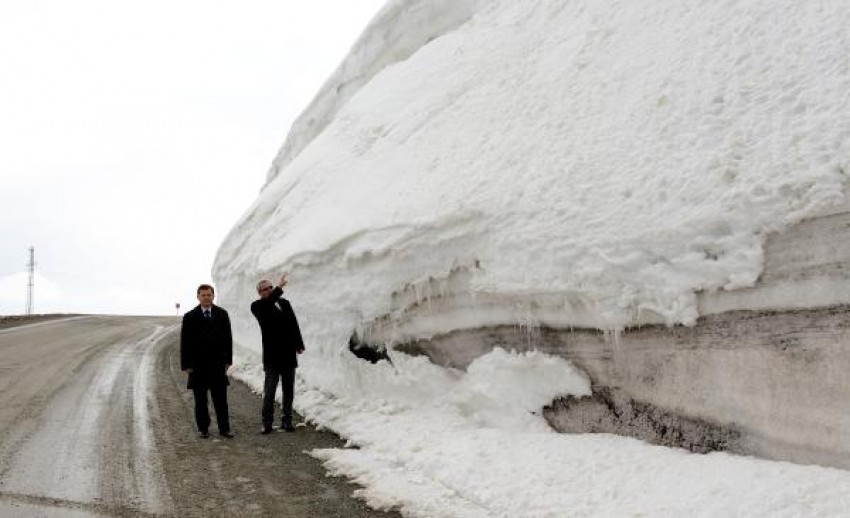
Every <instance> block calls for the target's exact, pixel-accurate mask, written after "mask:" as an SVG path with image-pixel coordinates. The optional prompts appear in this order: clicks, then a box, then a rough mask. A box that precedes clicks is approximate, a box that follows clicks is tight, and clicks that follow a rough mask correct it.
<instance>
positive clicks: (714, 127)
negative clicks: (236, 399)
mask: <svg viewBox="0 0 850 518" xmlns="http://www.w3.org/2000/svg"><path fill="white" fill-rule="evenodd" d="M426 4H427V2H426V3H422V2H416V1H412V0H411V1H407V2H405V1H397V2H392V3H391V4H389V5H388V7H387V8H385V9H384V10H383V11H382V13H383V15H381V16H383V18H381V21H380V23H377V22H376V23H373V24H372V25H371V26H370V28H369V30H367V33H366V34H364V35H363V36H362V37H361V39H360V40H359V42H362V46H361V47H357V48H360V49H361V50H364V49H365V50H364V52H356V51H355V52H353V53H352V54H351V55H350V56H349V58H348V59H346V61H345V62H343V64H342V65H341V66H340V69H339V70H338V73H337V74H336V75H335V76H334V77H333V78H332V79H331V80H329V82H328V84H326V85H325V87H324V88H323V90H322V92H320V94H319V96H318V97H317V98H316V101H314V103H313V105H311V106H310V108H309V109H308V111H307V112H305V117H304V118H302V120H300V121H299V122H298V123H297V124H296V125H295V126H294V127H293V131H292V133H291V134H290V137H289V138H288V144H287V146H286V149H284V150H282V151H281V154H280V155H279V157H278V159H277V160H276V162H275V165H274V166H273V169H272V172H271V173H270V177H269V181H268V183H267V185H266V186H265V187H264V189H263V191H262V192H261V194H260V196H259V198H258V199H257V200H256V202H255V203H254V204H253V205H252V206H251V207H250V208H249V209H248V211H247V212H246V214H245V215H244V216H243V217H242V218H241V219H240V221H239V222H238V223H237V224H236V225H235V227H234V229H233V230H232V231H231V233H230V235H229V236H228V237H227V239H226V240H225V242H224V243H223V244H222V246H221V248H220V250H219V254H218V256H217V259H216V263H215V266H214V272H213V275H214V279H215V281H216V283H217V286H218V288H219V295H220V298H219V301H220V302H221V304H222V305H223V306H224V307H226V308H227V309H228V310H230V311H231V315H232V317H233V323H234V331H235V336H236V340H237V341H238V342H239V344H240V345H241V346H242V347H241V348H240V355H241V360H240V364H241V365H240V367H239V368H240V370H241V372H242V375H243V376H245V377H246V379H249V380H250V379H254V380H255V382H256V380H257V378H258V376H259V373H258V370H259V366H258V363H257V362H258V355H257V352H258V349H259V343H260V342H259V334H258V329H257V325H256V322H254V320H253V317H252V316H251V315H250V312H249V311H248V304H249V302H250V301H251V300H252V299H253V298H255V297H256V293H255V291H254V286H255V285H256V282H257V280H259V278H261V277H269V278H271V279H273V280H274V279H276V276H277V274H279V273H280V272H282V271H289V272H290V274H291V276H290V277H291V284H290V286H289V288H288V290H287V294H286V296H287V297H288V298H289V299H290V301H291V302H292V304H293V307H294V308H295V311H296V313H297V314H298V317H299V320H300V322H301V325H302V330H303V332H304V335H305V341H306V344H307V353H306V354H305V355H303V356H302V367H301V368H300V369H299V375H300V376H299V395H298V396H297V398H296V404H297V405H298V408H299V409H300V411H302V412H304V413H305V415H307V416H308V417H309V418H310V419H312V420H314V421H315V422H317V423H320V424H322V425H325V426H328V427H331V428H333V429H334V430H335V431H337V432H339V433H341V434H343V435H344V436H346V437H347V438H349V440H350V441H351V442H352V444H356V445H358V446H360V448H361V449H360V450H358V451H330V452H323V453H320V454H319V455H321V456H322V457H323V458H325V459H327V460H328V462H329V463H330V465H331V466H332V467H333V469H334V470H336V471H337V472H339V473H347V474H349V475H352V476H356V477H358V479H359V480H361V481H362V482H363V483H365V484H367V485H368V488H367V489H365V490H364V492H363V495H364V496H365V497H367V498H368V499H369V500H370V501H372V502H373V503H376V505H390V504H399V505H403V506H404V508H405V509H406V510H408V511H409V512H410V513H411V514H413V515H418V516H440V515H445V516H452V515H454V516H457V515H470V516H474V515H475V514H474V512H477V511H475V509H479V508H480V509H484V510H485V511H484V514H487V513H489V514H488V515H490V516H507V515H516V509H517V507H515V506H516V505H518V504H520V503H522V504H523V505H526V504H527V505H530V506H531V507H527V508H526V509H530V510H531V511H530V513H531V515H535V516H547V515H552V516H560V515H563V513H564V507H563V506H567V508H568V509H570V510H571V512H572V513H573V514H575V515H579V516H580V515H582V514H586V515H599V514H603V515H604V514H613V515H617V514H619V515H623V514H636V513H640V512H643V513H645V514H651V515H653V516H665V515H682V514H689V515H691V514H693V515H700V514H701V513H703V514H705V515H725V514H732V515H735V514H737V515H747V516H753V515H763V516H777V515H780V516H781V515H786V516H794V515H797V516H799V515H811V516H816V515H838V514H840V513H841V512H843V510H844V509H846V506H847V504H848V501H847V496H845V495H847V494H848V492H847V489H848V488H849V487H850V483H849V482H848V478H847V474H846V473H845V472H841V471H836V470H828V469H822V468H814V467H800V466H793V465H788V464H782V463H770V462H764V461H755V460H752V459H740V458H733V457H730V456H726V455H708V456H693V455H688V454H685V453H683V452H677V451H669V450H665V449H662V448H656V447H651V446H647V445H642V444H639V443H636V442H634V441H629V440H624V439H617V438H613V437H607V436H604V437H588V436H561V435H557V434H554V433H551V432H550V431H547V429H546V427H545V423H543V422H542V419H539V418H538V417H537V416H534V415H532V414H530V413H529V408H530V407H529V406H528V405H519V404H516V405H515V406H514V407H513V408H514V410H512V411H510V412H508V413H506V412H507V411H506V410H505V408H504V406H499V405H502V404H503V403H505V402H503V401H501V400H499V399H498V398H496V399H494V401H493V402H486V403H485V402H483V401H482V400H481V399H480V396H481V394H483V393H482V392H481V391H478V392H475V394H477V395H475V396H472V395H470V396H469V397H470V398H472V399H469V400H468V402H467V403H466V404H462V403H463V402H464V399H463V397H461V398H460V400H455V399H452V400H451V401H448V400H447V398H448V399H451V398H449V396H447V395H446V394H448V392H449V391H451V390H453V387H456V383H462V382H463V381H462V380H463V379H466V378H465V377H466V376H470V374H463V373H459V372H456V371H452V370H445V369H441V368H439V367H436V366H433V365H431V364H429V363H428V362H427V361H425V360H424V359H411V358H407V357H404V356H403V355H400V354H397V355H396V356H395V357H394V358H396V363H395V368H393V366H390V365H388V364H386V363H383V362H382V363H379V364H378V365H374V366H373V365H370V364H367V363H365V362H361V361H359V360H357V359H355V358H353V357H352V356H351V355H349V354H348V352H347V351H346V350H345V347H346V344H347V341H348V338H349V336H351V334H352V333H353V332H355V331H356V332H358V334H359V335H360V336H361V337H362V336H367V337H368V336H369V335H370V333H371V330H372V329H373V328H377V327H380V328H381V329H382V330H383V334H382V337H383V338H384V339H385V343H388V344H390V345H391V344H392V342H393V341H396V340H404V339H407V338H409V337H408V336H402V335H399V334H396V335H394V334H393V329H396V328H397V327H404V328H405V329H410V330H411V331H410V334H411V335H415V337H427V336H428V335H429V334H433V333H438V332H439V333H444V332H448V331H451V330H452V329H464V328H467V329H471V328H479V327H483V326H487V325H496V324H498V325H518V326H521V327H524V328H527V329H534V327H535V326H537V325H543V326H547V327H554V328H557V327H569V326H583V327H595V328H599V329H609V330H617V329H622V328H624V327H626V326H629V325H633V324H640V323H647V322H662V323H684V324H693V323H694V322H695V321H696V319H697V317H698V316H699V310H698V304H697V299H698V294H699V293H703V294H705V293H710V292H712V291H726V290H735V289H737V288H742V287H748V286H751V285H753V284H754V283H755V281H756V279H757V278H758V277H759V274H760V272H761V271H762V268H763V262H764V250H763V245H764V242H765V239H766V235H767V234H768V233H770V232H775V231H781V230H783V229H785V228H787V227H788V226H790V225H793V224H795V223H798V222H800V221H803V220H805V219H807V218H814V217H818V216H823V215H827V214H830V213H833V212H835V211H837V210H839V209H838V208H839V207H840V206H842V204H843V203H844V202H845V201H846V198H845V193H844V188H845V183H846V177H847V174H846V173H847V171H850V94H848V92H850V58H848V56H850V36H849V35H848V31H847V30H846V27H848V26H850V4H847V3H846V2H843V1H837V0H835V1H825V2H817V3H810V2H796V1H792V0H777V1H775V2H756V1H744V0H739V1H726V2H714V3H712V2H697V1H685V2H640V3H628V2H589V1H586V0H578V1H573V2H563V1H561V0H539V1H535V2H525V1H521V2H516V1H512V0H493V1H490V2H471V1H470V2H463V3H462V5H461V3H458V4H457V5H458V6H460V7H457V10H452V11H451V13H449V15H446V16H447V17H446V18H441V17H440V16H436V14H435V13H433V12H432V13H431V14H428V15H427V16H406V14H409V12H408V11H407V10H406V9H407V7H410V8H411V9H414V8H424V7H422V6H425V5H426ZM450 4H451V5H454V4H453V3H439V5H445V6H446V7H447V9H448V6H449V5H450ZM467 8H468V9H469V11H464V9H467ZM452 9H454V8H452ZM426 11H427V9H426ZM426 11H422V13H425V12H426ZM410 12H413V11H410ZM426 14H427V13H426ZM432 15H434V16H432ZM435 16H436V18H435ZM379 18H380V16H379ZM437 19H439V20H440V22H439V23H437V22H436V21H433V20H437ZM432 23H433V24H434V25H433V26H432V25H431V24H432ZM437 25H439V27H437ZM381 31H388V32H385V33H386V34H390V33H392V34H396V35H404V38H402V39H403V40H404V44H402V45H401V46H400V47H399V48H403V52H400V53H399V54H397V56H401V57H399V58H398V59H395V58H392V57H390V55H391V54H392V52H389V53H388V54H386V55H383V54H382V53H381V50H380V49H381V47H382V36H380V34H381ZM387 41H390V45H389V47H388V48H390V47H392V46H393V45H395V44H394V43H392V42H391V41H394V40H392V38H389V39H388V40H387ZM417 45H418V46H417ZM336 92H342V93H343V95H337V94H336ZM836 302H839V303H840V302H850V295H846V299H845V300H838V301H836ZM432 304H433V305H434V307H439V311H438V312H437V313H439V314H438V315H437V316H435V317H429V316H428V315H429V311H427V309H428V308H430V307H431V305H432ZM451 304H454V306H453V307H450V306H451ZM760 307H763V308H764V307H770V301H764V300H762V301H760ZM401 323H403V324H404V325H403V326H401V325H399V326H396V324H401ZM387 330H389V331H387ZM505 363H506V362H504V361H503V362H502V365H503V367H502V368H507V367H506V366H505V365H504V364H505ZM564 368H566V367H564ZM520 371H521V369H520ZM500 376H501V373H499V374H494V375H493V380H494V381H493V385H494V386H495V385H497V383H495V380H498V379H499V378H500ZM537 376H538V374H537V371H535V370H532V369H530V370H528V371H527V372H525V374H524V375H522V376H520V380H519V381H517V388H516V390H517V391H518V392H523V391H529V392H530V393H532V394H534V393H535V392H534V391H533V390H532V389H531V388H530V387H534V386H536V385H535V382H536V379H537ZM453 380H454V382H456V383H455V384H452V382H453ZM479 382H481V383H483V381H481V379H479ZM476 383H477V382H476ZM555 386H556V387H557V388H558V392H569V391H570V390H575V389H574V388H572V389H571V388H566V387H561V386H559V385H555ZM465 387H466V388H465V389H464V390H472V388H471V387H470V386H468V385H465ZM444 393H445V394H444ZM439 394H443V396H441V397H438V395H439ZM467 394H472V392H467ZM538 395H540V396H541V398H542V395H545V396H546V397H555V396H558V395H563V394H556V393H554V391H548V392H541V393H538ZM508 403H512V404H513V403H514V402H513V401H512V400H509V401H508ZM533 403H534V404H540V405H542V403H540V402H539V398H536V396H535V399H534V401H533ZM492 409H496V410H495V413H493V410H492ZM508 414H509V415H508ZM496 415H498V416H501V421H504V422H501V421H500V420H499V419H496V418H495V417H494V416H496ZM518 416H522V417H521V418H520V417H518ZM443 432H446V433H443ZM665 477H666V478H665ZM606 483H607V484H608V486H607V487H606V485H605V484H606ZM423 488H427V490H426V489H423ZM671 488H675V490H673V491H671V490H670V489H671ZM777 488H782V489H781V490H780V491H778V492H777ZM417 495H419V496H417ZM422 495H424V496H422ZM432 496H434V501H437V502H438V505H440V506H442V507H440V508H439V509H437V510H435V509H436V508H435V509H431V508H429V507H428V505H430V504H429V503H428V502H429V501H430V500H428V498H430V497H432ZM426 497H427V498H426ZM467 509H468V510H469V513H466V511H465V510H467ZM573 510H574V511H573Z"/></svg>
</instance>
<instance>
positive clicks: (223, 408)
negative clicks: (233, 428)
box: [192, 383, 230, 433]
mask: <svg viewBox="0 0 850 518" xmlns="http://www.w3.org/2000/svg"><path fill="white" fill-rule="evenodd" d="M192 391H193V392H194V393H195V423H197V425H198V430H199V431H201V432H207V431H209V429H210V410H209V403H208V402H207V392H209V393H210V394H211V395H212V402H213V407H215V420H216V422H217V423H218V433H227V432H229V431H230V411H229V410H228V408H227V385H223V384H215V385H211V386H206V385H203V384H201V383H196V384H195V386H193V387H192Z"/></svg>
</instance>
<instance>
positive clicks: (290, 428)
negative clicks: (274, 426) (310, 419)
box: [280, 423, 295, 432]
mask: <svg viewBox="0 0 850 518" xmlns="http://www.w3.org/2000/svg"><path fill="white" fill-rule="evenodd" d="M280 429H281V430H282V431H284V432H294V431H295V427H294V426H292V423H283V424H282V425H280Z"/></svg>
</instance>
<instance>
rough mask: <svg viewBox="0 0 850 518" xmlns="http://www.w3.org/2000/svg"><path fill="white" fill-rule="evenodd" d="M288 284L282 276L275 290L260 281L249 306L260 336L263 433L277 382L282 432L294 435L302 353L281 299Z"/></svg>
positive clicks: (286, 304)
mask: <svg viewBox="0 0 850 518" xmlns="http://www.w3.org/2000/svg"><path fill="white" fill-rule="evenodd" d="M287 283H288V281H287V280H286V275H285V274H284V275H283V276H282V277H281V278H280V282H279V283H278V285H277V286H272V283H271V282H269V281H267V280H265V279H263V280H262V281H260V282H259V283H258V284H257V293H259V295H260V298H259V299H258V300H255V301H254V302H253V303H252V304H251V313H253V314H254V316H255V317H257V322H259V324H260V332H261V333H262V335H263V370H264V371H265V372H266V382H265V387H264V388H263V391H264V393H263V412H262V415H263V430H262V433H264V434H267V433H271V431H272V422H273V421H274V395H275V392H276V391H277V383H278V381H280V384H281V389H282V391H283V409H282V410H283V419H282V422H281V426H280V427H281V429H282V430H286V431H287V432H294V431H295V427H294V426H293V425H292V399H293V396H294V394H293V393H294V391H295V369H296V368H297V367H298V355H299V354H301V353H302V352H304V340H302V339H301V329H300V328H299V327H298V320H297V319H296V318H295V313H294V312H293V311H292V306H290V305H289V301H288V300H286V299H285V298H283V288H284V287H285V286H286V284H287Z"/></svg>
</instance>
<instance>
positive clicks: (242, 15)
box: [0, 0, 385, 314]
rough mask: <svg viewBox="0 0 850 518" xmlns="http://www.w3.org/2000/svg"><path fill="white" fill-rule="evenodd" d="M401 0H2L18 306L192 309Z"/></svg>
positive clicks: (1, 230)
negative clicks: (275, 172) (324, 102)
mask: <svg viewBox="0 0 850 518" xmlns="http://www.w3.org/2000/svg"><path fill="white" fill-rule="evenodd" d="M384 2H385V0H357V1H356V2H351V1H348V0H310V1H309V2H304V1H300V0H299V1H296V0H291V1H290V0H278V1H274V0H239V1H236V0H233V1H223V2H209V1H200V0H198V1H195V0H191V1H190V0H185V1H184V0H168V1H165V0H147V1H145V2H129V1H127V2H125V1H115V0H74V1H73V2H69V1H66V0H2V1H0V182H1V183H0V240H2V241H0V242H2V247H0V314H20V313H23V312H24V310H25V306H26V277H27V276H26V266H25V265H26V262H27V249H28V247H29V246H31V245H32V246H34V247H35V253H36V261H37V263H38V266H37V268H36V270H37V276H36V287H35V311H36V313H48V312H69V313H71V312H74V313H79V312H82V313H117V314H174V313H175V307H174V305H175V303H177V302H180V303H181V305H182V311H185V310H187V309H189V308H191V307H192V306H194V305H195V304H196V303H197V302H196V300H195V298H194V295H195V287H196V286H197V285H198V284H199V283H202V282H210V281H211V278H210V269H211V266H212V261H213V258H214V255H215V252H216V250H217V249H218V246H219V244H220V243H221V241H222V240H223V239H224V236H225V235H226V234H227V232H228V231H229V230H230V228H231V226H232V225H233V224H234V223H235V222H236V220H237V219H238V217H239V216H240V215H241V214H242V213H243V212H244V211H245V209H247V207H248V206H249V204H250V203H251V202H252V201H253V200H254V198H255V197H256V195H257V193H258V192H259V189H260V187H261V186H262V184H263V182H264V181H265V175H266V172H267V170H268V168H269V166H270V164H271V161H272V159H273V158H274V156H275V154H276V152H277V150H278V148H279V147H280V146H281V144H282V143H283V141H284V138H285V136H286V133H287V131H288V130H289V127H290V125H291V124H292V121H293V120H294V119H295V117H297V116H298V114H299V113H300V112H301V111H302V110H303V109H304V108H305V107H306V106H307V104H308V103H309V102H310V100H311V99H312V98H313V96H314V95H315V93H316V92H318V90H319V88H320V87H321V85H322V83H323V82H324V81H325V79H326V78H327V77H328V76H330V74H331V73H332V72H333V71H334V69H335V68H336V66H337V64H339V62H340V61H341V60H342V58H343V57H344V56H345V55H346V53H347V52H348V49H349V48H350V47H351V45H352V44H353V43H354V41H355V40H356V38H357V37H358V36H359V35H360V33H361V32H362V30H363V29H364V28H365V26H366V24H367V23H368V22H369V20H370V19H371V18H372V16H373V15H374V14H375V13H377V11H378V10H379V9H380V8H381V7H382V6H383V4H384Z"/></svg>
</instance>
